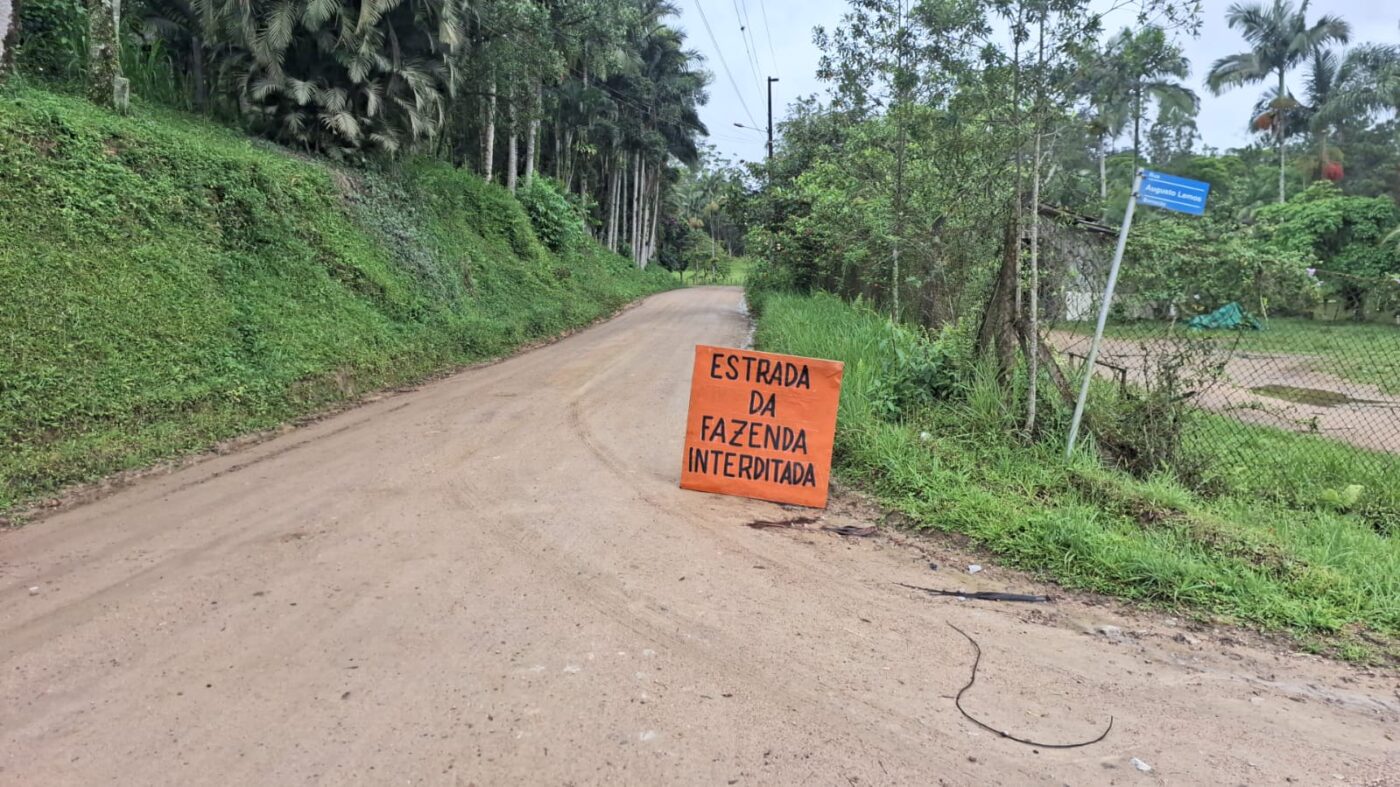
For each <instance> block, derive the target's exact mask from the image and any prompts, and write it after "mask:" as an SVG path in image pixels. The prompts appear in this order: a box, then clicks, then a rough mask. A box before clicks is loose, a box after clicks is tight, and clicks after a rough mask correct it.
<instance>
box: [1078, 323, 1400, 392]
mask: <svg viewBox="0 0 1400 787" xmlns="http://www.w3.org/2000/svg"><path fill="white" fill-rule="evenodd" d="M1266 326H1267V327H1266V328H1265V330H1262V331H1192V330H1191V329H1189V328H1187V327H1186V326H1185V324H1178V325H1176V326H1175V327H1173V326H1171V325H1169V324H1167V323H1161V322H1129V323H1119V324H1114V323H1112V322H1110V323H1109V324H1108V326H1107V328H1106V329H1105V331H1104V333H1105V335H1107V336H1111V337H1115V338H1120V339H1131V340H1142V339H1157V338H1162V337H1163V336H1166V335H1167V332H1168V331H1170V330H1174V331H1178V332H1189V333H1190V334H1191V335H1195V336H1211V337H1215V338H1216V339H1217V341H1219V342H1222V343H1225V344H1226V345H1227V346H1234V347H1236V349H1237V351H1238V352H1254V353H1286V354H1293V355H1310V356H1314V358H1315V360H1314V362H1313V363H1311V364H1310V366H1311V367H1312V368H1313V369H1314V370H1315V371H1319V372H1323V373H1325V374H1331V375H1335V376H1337V377H1341V378H1342V379H1345V380H1350V381H1352V382H1357V383H1363V384H1366V385H1374V386H1377V387H1378V388H1380V389H1381V390H1382V391H1384V392H1386V393H1392V394H1393V393H1400V326H1395V325H1385V324H1382V323H1356V322H1325V321H1322V320H1309V319H1305V318H1301V317H1275V318H1273V319H1270V320H1268V321H1267V323H1266ZM1069 330H1071V331H1073V332H1075V333H1079V334H1083V335H1085V336H1090V335H1092V334H1093V332H1094V326H1093V324H1091V323H1074V324H1073V325H1071V326H1070V327H1069ZM1236 342H1238V344H1236Z"/></svg>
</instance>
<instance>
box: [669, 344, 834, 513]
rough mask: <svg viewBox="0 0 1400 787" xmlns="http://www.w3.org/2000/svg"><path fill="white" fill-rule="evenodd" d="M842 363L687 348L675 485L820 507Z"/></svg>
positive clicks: (823, 503)
mask: <svg viewBox="0 0 1400 787" xmlns="http://www.w3.org/2000/svg"><path fill="white" fill-rule="evenodd" d="M841 372H842V364H841V363H840V362H839V361H822V360H817V359H814V358H799V357H797V356H794V355H774V354H772V353H761V352H754V351H752V350H736V349H732V348H728V347H708V346H705V345H700V346H698V347H696V348H695V369H694V372H693V373H692V375H691V378H690V415H689V417H688V418H687V419H686V427H685V458H684V463H683V465H682V467H681V487H682V488H684V489H694V490H697V491H701V492H718V493H720V494H725V495H739V496H741V497H756V498H758V499H760V500H773V501H776V502H779V503H793V504H796V505H802V506H811V507H813V508H822V507H825V506H826V495H827V485H828V482H829V481H830V477H831V446H832V441H833V439H834V438H835V433H836V406H837V404H838V402H839V401H840V398H841Z"/></svg>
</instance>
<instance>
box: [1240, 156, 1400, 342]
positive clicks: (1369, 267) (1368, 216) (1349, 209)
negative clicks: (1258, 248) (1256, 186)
mask: <svg viewBox="0 0 1400 787" xmlns="http://www.w3.org/2000/svg"><path fill="white" fill-rule="evenodd" d="M1257 218H1258V220H1259V234H1260V237H1261V238H1262V239H1263V240H1264V242H1266V243H1267V244H1268V245H1269V247H1270V248H1271V249H1273V250H1276V251H1277V252H1278V253H1282V254H1291V255H1295V256H1298V257H1303V258H1307V259H1312V260H1316V262H1315V263H1313V265H1315V266H1316V267H1317V268H1321V269H1324V270H1325V271H1326V272H1327V273H1328V274H1340V276H1335V275H1334V276H1329V277H1328V279H1329V281H1332V282H1334V284H1333V286H1334V287H1336V288H1337V290H1338V292H1339V293H1340V294H1341V295H1342V297H1343V298H1344V299H1345V301H1346V303H1347V308H1348V309H1350V310H1352V311H1353V312H1354V315H1355V317H1356V319H1358V320H1363V319H1365V312H1366V307H1367V299H1368V297H1369V296H1370V294H1371V290H1372V289H1374V288H1375V282H1377V281H1379V280H1381V279H1383V278H1386V277H1389V276H1393V275H1395V274H1397V273H1400V249H1397V248H1395V247H1394V246H1393V245H1391V244H1388V243H1386V242H1385V239H1386V235H1387V233H1389V232H1390V231H1391V229H1392V228H1394V227H1395V225H1396V223H1400V208H1397V207H1396V205H1395V201H1394V200H1392V199H1391V198H1390V197H1388V196H1380V197H1350V196H1345V195H1343V194H1342V193H1341V191H1340V190H1338V188H1337V187H1336V186H1335V185H1333V184H1332V183H1329V182H1328V181H1325V180H1324V181H1319V182H1317V183H1314V184H1313V185H1312V186H1309V187H1308V189H1307V190H1306V191H1303V192H1301V193H1299V194H1297V195H1295V196H1294V197H1293V198H1292V199H1290V200H1289V201H1288V202H1286V203H1283V204H1282V205H1269V206H1267V207H1263V208H1260V209H1259V211H1258V213H1257Z"/></svg>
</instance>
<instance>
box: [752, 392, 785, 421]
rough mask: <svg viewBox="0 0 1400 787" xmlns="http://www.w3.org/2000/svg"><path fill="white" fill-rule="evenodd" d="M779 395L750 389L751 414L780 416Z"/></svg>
mask: <svg viewBox="0 0 1400 787" xmlns="http://www.w3.org/2000/svg"><path fill="white" fill-rule="evenodd" d="M777 407H778V395H777V394H768V395H767V396H764V395H763V392H762V391H749V415H767V416H771V417H773V418H777V417H778V412H777Z"/></svg>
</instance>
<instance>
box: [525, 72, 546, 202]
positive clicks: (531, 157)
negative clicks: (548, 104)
mask: <svg viewBox="0 0 1400 787" xmlns="http://www.w3.org/2000/svg"><path fill="white" fill-rule="evenodd" d="M543 91H544V88H542V87H540V86H539V84H538V83H536V85H535V92H534V100H533V102H532V103H531V105H530V126H529V130H528V131H526V133H525V187H526V188H529V186H530V183H531V182H532V181H533V180H534V179H535V146H536V144H537V142H538V140H539V137H540V107H541V105H543V104H544V96H543V95H542V94H543Z"/></svg>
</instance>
